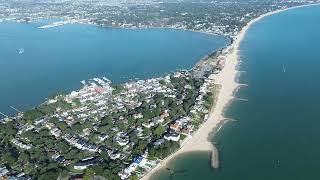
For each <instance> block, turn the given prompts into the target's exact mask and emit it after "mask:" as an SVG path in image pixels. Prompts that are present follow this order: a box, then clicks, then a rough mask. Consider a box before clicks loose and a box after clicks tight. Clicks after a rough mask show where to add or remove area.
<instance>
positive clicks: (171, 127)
mask: <svg viewBox="0 0 320 180" xmlns="http://www.w3.org/2000/svg"><path fill="white" fill-rule="evenodd" d="M170 129H172V130H174V131H180V124H179V123H178V122H175V123H174V124H170Z"/></svg>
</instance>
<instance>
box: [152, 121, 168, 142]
mask: <svg viewBox="0 0 320 180" xmlns="http://www.w3.org/2000/svg"><path fill="white" fill-rule="evenodd" d="M165 132H166V128H165V127H163V126H162V125H161V124H159V125H158V126H157V127H156V129H155V130H154V131H153V134H154V136H155V137H156V138H157V139H159V138H160V137H161V136H162V135H163V134H164V133H165Z"/></svg>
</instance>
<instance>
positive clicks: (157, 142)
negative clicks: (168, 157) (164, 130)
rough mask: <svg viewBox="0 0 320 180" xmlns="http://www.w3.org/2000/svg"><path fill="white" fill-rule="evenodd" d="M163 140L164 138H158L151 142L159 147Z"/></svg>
mask: <svg viewBox="0 0 320 180" xmlns="http://www.w3.org/2000/svg"><path fill="white" fill-rule="evenodd" d="M164 142H165V140H164V139H162V138H161V139H158V140H157V141H156V142H154V143H153V146H154V147H159V146H160V145H161V144H163V143H164Z"/></svg>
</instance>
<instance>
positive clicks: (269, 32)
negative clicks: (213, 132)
mask: <svg viewBox="0 0 320 180" xmlns="http://www.w3.org/2000/svg"><path fill="white" fill-rule="evenodd" d="M319 42H320V6H313V7H303V8H299V9H292V10H289V11H286V12H282V13H280V14H276V15H273V16H269V17H266V18H264V19H262V20H261V21H259V22H257V23H256V24H254V25H253V26H252V27H251V28H250V29H249V31H248V33H247V35H246V37H245V39H244V41H243V42H242V44H241V48H240V50H241V61H242V62H241V65H240V70H242V71H245V72H243V73H241V76H240V79H239V81H240V82H241V83H246V84H248V87H243V88H241V89H240V90H239V91H238V92H237V93H236V96H239V97H241V98H246V99H248V100H249V101H247V102H245V101H234V102H233V103H232V104H231V106H230V107H229V108H228V110H227V111H226V116H227V117H229V118H233V119H235V120H237V122H230V123H228V124H227V125H226V126H224V128H222V130H221V131H220V132H219V133H218V135H217V136H216V137H215V138H214V141H215V142H216V143H218V148H219V152H220V154H219V155H220V163H221V164H220V165H221V168H220V169H218V170H213V169H211V167H210V161H209V153H189V154H185V155H181V156H179V157H177V159H175V160H173V161H172V162H171V163H170V165H169V167H170V168H172V169H173V170H174V171H176V173H173V174H171V175H169V172H168V171H166V170H163V171H161V172H159V173H158V174H156V175H155V176H154V177H153V179H154V180H166V179H173V180H182V179H183V180H194V179H199V180H200V179H201V180H202V179H210V180H214V179H216V180H316V179H320V171H319V167H320V166H319V165H320V139H319V138H320V106H319V103H320V45H319Z"/></svg>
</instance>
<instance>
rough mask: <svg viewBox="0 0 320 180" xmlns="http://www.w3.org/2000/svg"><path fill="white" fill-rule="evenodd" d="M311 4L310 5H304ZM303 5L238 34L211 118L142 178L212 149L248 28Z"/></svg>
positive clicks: (219, 77) (220, 76) (217, 81)
mask: <svg viewBox="0 0 320 180" xmlns="http://www.w3.org/2000/svg"><path fill="white" fill-rule="evenodd" d="M304 6H309V5H304ZM299 7H303V6H297V7H292V8H286V9H280V10H276V11H273V12H269V13H266V14H263V15H261V16H259V17H257V18H255V19H253V20H251V21H250V22H249V23H248V24H247V25H246V26H245V27H244V28H243V29H242V30H241V31H240V33H239V34H238V35H237V36H236V38H235V39H234V41H233V43H232V44H231V45H230V51H229V53H228V54H227V56H226V60H225V65H224V68H223V69H222V71H221V72H220V73H219V74H218V75H217V76H216V78H215V84H219V85H221V89H220V91H219V95H218V98H217V101H216V105H215V107H214V108H212V110H211V112H210V113H209V118H208V120H207V121H206V122H204V123H203V125H202V126H201V127H200V128H199V129H198V130H197V132H195V133H194V134H193V136H192V138H189V139H187V140H186V141H185V142H184V143H183V144H182V147H181V148H180V149H179V150H178V151H177V152H175V153H174V154H172V155H170V156H168V157H167V158H165V159H164V160H162V161H161V163H159V164H158V165H157V166H156V167H155V168H154V169H152V170H151V171H150V172H149V173H147V174H146V175H145V176H144V177H143V178H142V180H147V179H151V176H152V175H153V174H154V173H155V172H157V171H158V170H160V169H161V168H165V167H167V165H168V163H169V161H170V160H171V159H173V158H174V157H176V156H178V155H181V154H183V153H187V152H194V151H212V148H213V144H212V142H211V139H212V137H210V135H211V133H212V132H213V131H214V130H215V128H217V127H218V126H219V124H221V123H222V122H223V121H224V120H225V117H224V110H225V108H227V107H228V105H229V104H230V103H231V102H232V100H233V99H234V92H235V91H236V90H237V89H238V87H239V84H238V83H237V82H236V78H237V75H238V70H237V65H238V63H239V46H240V43H241V41H242V40H243V38H244V37H245V35H246V32H247V30H248V29H249V28H250V26H251V25H252V24H254V23H255V22H257V21H259V20H261V19H262V18H264V17H266V16H270V15H273V14H276V13H279V12H282V11H286V10H289V9H293V8H299Z"/></svg>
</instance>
